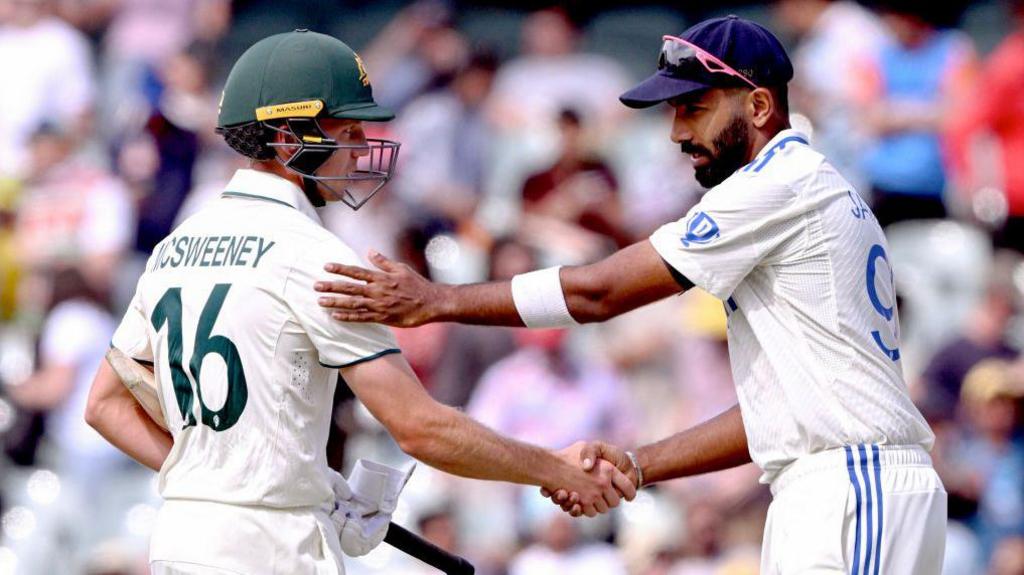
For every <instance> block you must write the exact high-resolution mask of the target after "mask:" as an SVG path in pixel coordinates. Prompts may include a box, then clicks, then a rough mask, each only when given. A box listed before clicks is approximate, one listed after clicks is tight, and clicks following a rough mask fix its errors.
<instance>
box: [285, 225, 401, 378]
mask: <svg viewBox="0 0 1024 575" xmlns="http://www.w3.org/2000/svg"><path fill="white" fill-rule="evenodd" d="M323 244H325V245H323ZM323 244H322V245H321V246H319V247H314V248H311V249H309V250H307V251H304V252H303V253H302V254H299V255H298V257H296V261H295V262H294V264H293V266H292V268H291V271H290V272H289V274H288V280H287V281H286V283H285V288H284V295H285V301H286V302H287V303H288V305H289V306H290V307H291V309H292V313H294V314H295V316H296V318H297V320H298V322H299V324H300V325H301V326H302V327H303V329H305V330H306V334H307V335H308V336H309V338H310V339H311V340H312V341H313V345H315V346H316V349H317V352H318V354H319V356H320V358H319V360H320V364H321V365H324V366H326V367H348V366H351V365H355V364H357V363H361V362H363V361H368V360H371V359H376V358H378V357H380V356H382V355H386V354H389V353H398V352H399V351H400V350H399V349H398V343H396V341H395V337H394V335H393V334H392V333H391V330H390V329H389V328H388V327H387V326H384V325H380V324H375V323H350V322H340V321H338V320H336V319H333V318H332V317H331V310H329V309H324V308H322V307H320V306H319V305H318V304H317V299H318V297H319V293H317V292H316V291H314V290H313V284H314V283H315V282H317V281H321V280H325V279H332V280H336V279H339V278H338V276H329V274H327V272H325V271H324V264H326V263H328V262H338V263H343V264H347V265H358V266H362V265H365V264H363V263H362V262H361V261H360V260H359V258H358V257H357V256H356V255H355V253H353V252H352V250H351V249H349V248H348V247H347V246H345V245H344V244H342V243H341V242H340V241H333V242H323Z"/></svg>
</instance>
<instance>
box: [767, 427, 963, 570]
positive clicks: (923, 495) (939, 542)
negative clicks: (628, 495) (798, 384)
mask: <svg viewBox="0 0 1024 575" xmlns="http://www.w3.org/2000/svg"><path fill="white" fill-rule="evenodd" d="M780 484H784V485H780ZM772 491H773V492H774V493H775V498H774V500H773V501H772V504H771V506H770V507H769V508H768V522H767V524H766V525H765V531H764V544H763V545H762V552H761V573H762V574H763V575H790V574H800V573H822V574H824V573H835V574H836V575H839V574H852V575H871V574H874V573H899V574H900V575H939V574H940V573H941V572H942V559H943V553H944V547H945V542H946V492H945V490H944V489H943V487H942V482H941V481H940V480H939V477H938V475H937V474H936V473H935V470H934V469H933V468H932V466H931V460H930V458H929V457H928V454H927V453H925V451H924V450H923V449H921V448H920V447H911V448H899V447H888V448H887V447H878V446H873V445H864V446H852V447H850V448H848V450H847V449H835V450H830V451H825V452H821V453H818V454H815V455H810V456H807V457H806V458H803V459H801V460H798V461H797V462H795V463H794V464H793V465H791V466H790V467H789V468H787V469H786V470H785V471H784V472H783V473H782V474H781V475H780V476H779V478H778V479H777V480H776V482H775V483H773V484H772ZM858 533H859V536H858Z"/></svg>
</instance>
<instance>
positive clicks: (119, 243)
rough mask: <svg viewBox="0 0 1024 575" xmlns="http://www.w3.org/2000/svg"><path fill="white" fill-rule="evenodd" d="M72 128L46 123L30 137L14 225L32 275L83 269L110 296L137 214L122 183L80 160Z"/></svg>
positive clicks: (21, 255) (98, 287)
mask: <svg viewBox="0 0 1024 575" xmlns="http://www.w3.org/2000/svg"><path fill="white" fill-rule="evenodd" d="M67 129H68V128H67V127H65V126H58V125H55V124H45V125H43V126H42V127H40V128H39V129H38V130H37V131H36V133H35V135H34V136H33V137H32V138H31V141H30V146H29V152H30V172H29V177H28V179H27V180H26V183H25V189H24V192H23V194H22V199H21V202H20V204H19V206H18V213H17V218H16V221H15V233H16V245H17V250H18V256H19V258H20V260H21V264H22V265H23V266H24V267H25V268H28V270H34V269H43V268H50V267H56V266H58V265H62V264H65V265H66V264H75V265H78V266H80V268H79V269H80V270H81V272H82V273H83V274H84V275H85V277H86V279H87V280H88V281H89V282H90V284H91V285H92V286H93V289H95V290H97V291H99V292H100V293H106V292H107V290H109V289H110V288H111V285H112V283H113V278H114V275H115V273H116V272H117V271H118V269H119V267H118V266H119V265H120V263H121V259H122V258H123V257H124V255H125V251H126V249H127V246H128V243H129V242H130V241H131V238H132V229H131V228H132V224H133V216H134V210H133V209H132V205H131V202H130V199H129V197H128V192H127V190H126V189H125V187H124V186H123V185H122V183H121V182H120V181H119V180H118V179H116V178H114V177H113V176H112V175H111V174H109V173H108V172H106V171H105V170H102V169H99V168H97V167H94V166H91V165H89V163H87V162H86V161H84V159H83V158H82V157H80V156H78V155H76V144H75V139H74V137H73V136H72V135H70V134H68V133H67Z"/></svg>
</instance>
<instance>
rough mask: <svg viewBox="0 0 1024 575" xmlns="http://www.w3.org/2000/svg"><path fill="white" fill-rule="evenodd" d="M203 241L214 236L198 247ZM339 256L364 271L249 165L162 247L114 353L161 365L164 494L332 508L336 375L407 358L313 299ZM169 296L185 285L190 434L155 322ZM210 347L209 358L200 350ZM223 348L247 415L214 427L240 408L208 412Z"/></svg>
mask: <svg viewBox="0 0 1024 575" xmlns="http://www.w3.org/2000/svg"><path fill="white" fill-rule="evenodd" d="M229 193H234V194H246V195H245V196H230V195H228V194H229ZM206 237H213V238H214V241H210V242H209V243H205V244H204V243H198V242H196V241H194V239H195V238H206ZM218 238H222V239H218ZM223 238H227V239H223ZM203 241H204V242H205V241H206V240H203ZM190 246H191V252H190ZM190 253H191V255H190ZM329 261H338V262H344V263H349V264H361V262H360V260H359V259H358V258H357V257H356V256H355V254H353V253H352V251H351V250H349V249H348V247H347V246H345V244H343V243H342V242H341V241H340V240H338V239H337V238H336V237H334V236H333V235H331V234H330V233H329V232H327V231H326V230H325V229H324V228H322V227H321V226H320V222H319V219H318V218H317V214H316V212H315V210H314V209H313V207H312V205H311V204H310V203H309V202H308V200H307V199H306V198H305V196H304V195H303V193H302V191H301V190H299V189H298V188H297V187H296V186H294V185H292V184H291V183H289V182H288V181H287V180H284V179H281V178H278V177H276V176H273V175H269V174H262V173H259V172H255V171H252V170H240V171H239V172H238V173H237V175H236V176H235V178H233V179H232V180H231V183H229V184H228V187H227V191H226V192H225V197H223V198H221V199H217V200H214V201H212V202H210V203H208V204H207V205H206V206H205V207H204V208H203V209H202V210H201V211H200V212H198V213H197V214H196V215H194V216H193V217H191V218H189V219H188V220H186V221H185V222H183V223H182V224H181V225H180V226H178V227H177V228H176V229H175V230H174V231H173V232H171V235H170V236H168V237H167V238H166V239H164V240H163V241H162V242H161V243H160V244H159V245H158V246H157V247H156V249H155V251H154V254H153V256H152V257H150V260H149V263H148V264H147V269H146V272H145V273H144V274H143V276H142V278H141V279H140V280H139V285H138V288H137V291H136V294H135V297H134V298H133V299H132V302H131V305H130V308H129V310H128V311H127V312H126V314H125V316H124V319H123V320H122V322H121V325H120V327H119V328H118V329H117V332H116V333H115V335H114V338H113V345H114V346H115V347H117V348H118V349H120V350H121V351H123V352H125V353H126V354H127V355H129V356H130V357H133V358H135V359H140V360H144V361H152V362H154V363H155V374H156V379H157V385H158V387H159V389H160V400H161V404H162V406H163V411H164V415H165V419H166V421H167V423H168V425H169V427H170V429H171V433H172V435H173V437H174V446H173V448H172V450H171V453H170V455H169V456H168V458H167V461H166V462H165V463H164V466H163V468H162V469H161V471H160V487H159V490H160V494H161V495H162V496H163V497H164V498H165V499H167V500H174V499H191V500H205V501H215V502H221V503H234V504H238V505H252V506H265V507H273V508H299V507H321V506H328V509H330V508H332V507H333V503H334V495H333V492H332V489H331V484H330V480H329V478H328V474H327V461H326V454H325V446H326V443H327V435H328V431H329V429H330V416H331V406H332V397H333V395H334V388H335V385H336V382H337V371H336V368H337V367H338V366H343V365H347V364H351V363H354V362H359V361H364V360H370V359H373V358H375V357H378V356H379V355H382V354H386V353H391V352H397V351H398V350H397V345H396V344H395V340H394V337H393V336H392V334H391V332H390V330H389V329H388V328H386V327H384V326H381V325H376V324H345V323H340V322H337V321H335V320H333V319H332V318H331V317H330V313H329V312H328V311H326V310H323V309H321V308H320V307H319V306H318V305H317V303H316V300H317V298H316V293H315V292H314V291H313V287H312V284H313V282H314V281H316V280H319V279H326V278H327V276H328V274H327V273H326V272H324V271H323V265H324V264H325V263H327V262H329ZM225 285H228V286H230V287H228V288H227V291H226V292H224V291H223V290H224V289H225V288H224V286H225ZM217 286H221V287H217ZM171 288H180V299H181V310H182V311H181V315H182V317H181V332H182V334H181V349H180V352H179V353H180V356H181V362H182V371H183V372H184V373H185V374H186V375H187V385H188V386H189V389H190V391H191V397H192V404H191V407H190V408H189V409H187V410H185V414H186V415H188V416H189V417H190V418H192V419H194V421H196V422H197V423H196V424H194V425H189V426H187V427H186V426H185V425H184V424H185V422H186V417H185V416H183V414H182V410H181V409H180V408H179V403H178V396H177V395H176V393H175V389H174V386H173V379H172V370H171V367H170V365H169V357H170V353H171V351H173V350H171V349H170V347H171V346H170V332H171V329H170V328H169V327H168V325H169V324H170V323H171V321H170V320H169V319H164V320H162V319H161V318H160V317H159V316H158V317H157V322H156V328H159V329H155V327H154V322H153V319H154V310H155V308H157V306H158V304H159V303H160V302H161V301H164V302H165V306H164V307H162V308H161V310H162V311H163V312H165V314H164V315H168V316H172V319H173V316H174V315H175V312H174V311H173V310H172V307H173V306H168V305H166V304H167V302H168V301H171V300H173V297H171V296H172V295H173V292H171V291H170V289H171ZM217 290H221V291H220V292H219V293H221V294H222V295H223V300H222V305H221V308H220V310H219V312H218V313H216V314H215V315H214V314H213V313H211V312H207V315H206V317H207V319H208V320H210V319H212V320H213V323H212V325H207V331H208V335H207V339H205V340H203V339H202V337H200V335H201V334H200V331H199V324H200V321H199V320H200V318H201V317H203V314H204V310H205V309H206V308H207V307H213V306H212V305H211V304H212V303H214V298H213V297H212V296H213V294H214V293H215V292H216V291H217ZM201 341H205V342H206V347H205V351H206V354H205V355H203V354H202V353H201V352H198V353H197V350H196V344H197V342H201ZM227 342H231V343H233V344H234V346H235V347H236V348H237V353H238V355H237V358H238V363H240V365H241V366H242V371H243V373H244V376H245V381H246V386H245V388H246V389H247V399H246V401H245V404H244V408H243V409H241V410H240V415H239V417H238V419H237V421H236V422H235V423H234V424H233V425H232V426H230V427H227V428H226V429H222V430H220V431H215V430H214V426H216V425H220V423H218V422H220V421H221V420H220V419H219V417H220V416H221V415H224V416H225V417H227V415H229V413H230V412H227V411H225V412H224V413H223V414H218V415H217V417H213V416H212V415H211V413H212V412H215V411H217V410H222V408H223V407H224V406H225V403H226V401H227V397H228V391H229V389H228V384H229V382H230V381H231V378H230V377H229V374H228V371H227V369H226V365H227V361H226V358H225V357H223V356H222V355H221V354H220V353H219V352H214V351H211V349H213V348H214V347H215V346H220V347H217V348H216V349H221V350H224V349H227V348H226V346H227ZM225 354H226V355H230V354H227V353H226V352H225ZM197 369H201V374H200V377H199V382H198V385H197V381H196V376H195V371H196V370H197ZM236 380H237V376H236ZM197 389H198V390H199V391H200V393H201V394H199V393H196V391H197ZM235 393H236V395H234V401H235V403H233V404H232V405H239V404H240V402H239V401H238V398H239V397H240V395H239V394H238V392H237V388H236V392H235ZM181 395H182V397H188V395H189V394H185V393H182V394H181ZM202 405H205V411H206V412H207V420H208V421H207V422H204V421H203V420H202V414H203V411H204V410H203V409H202V407H201V406H202ZM236 411H238V410H237V409H236ZM225 421H227V420H225Z"/></svg>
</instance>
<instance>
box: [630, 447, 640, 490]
mask: <svg viewBox="0 0 1024 575" xmlns="http://www.w3.org/2000/svg"><path fill="white" fill-rule="evenodd" d="M626 457H628V458H629V461H630V463H632V464H633V469H634V470H635V471H636V488H637V489H640V488H641V487H643V486H644V470H643V469H640V461H639V460H638V459H637V458H636V454H635V453H633V452H632V451H627V452H626Z"/></svg>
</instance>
